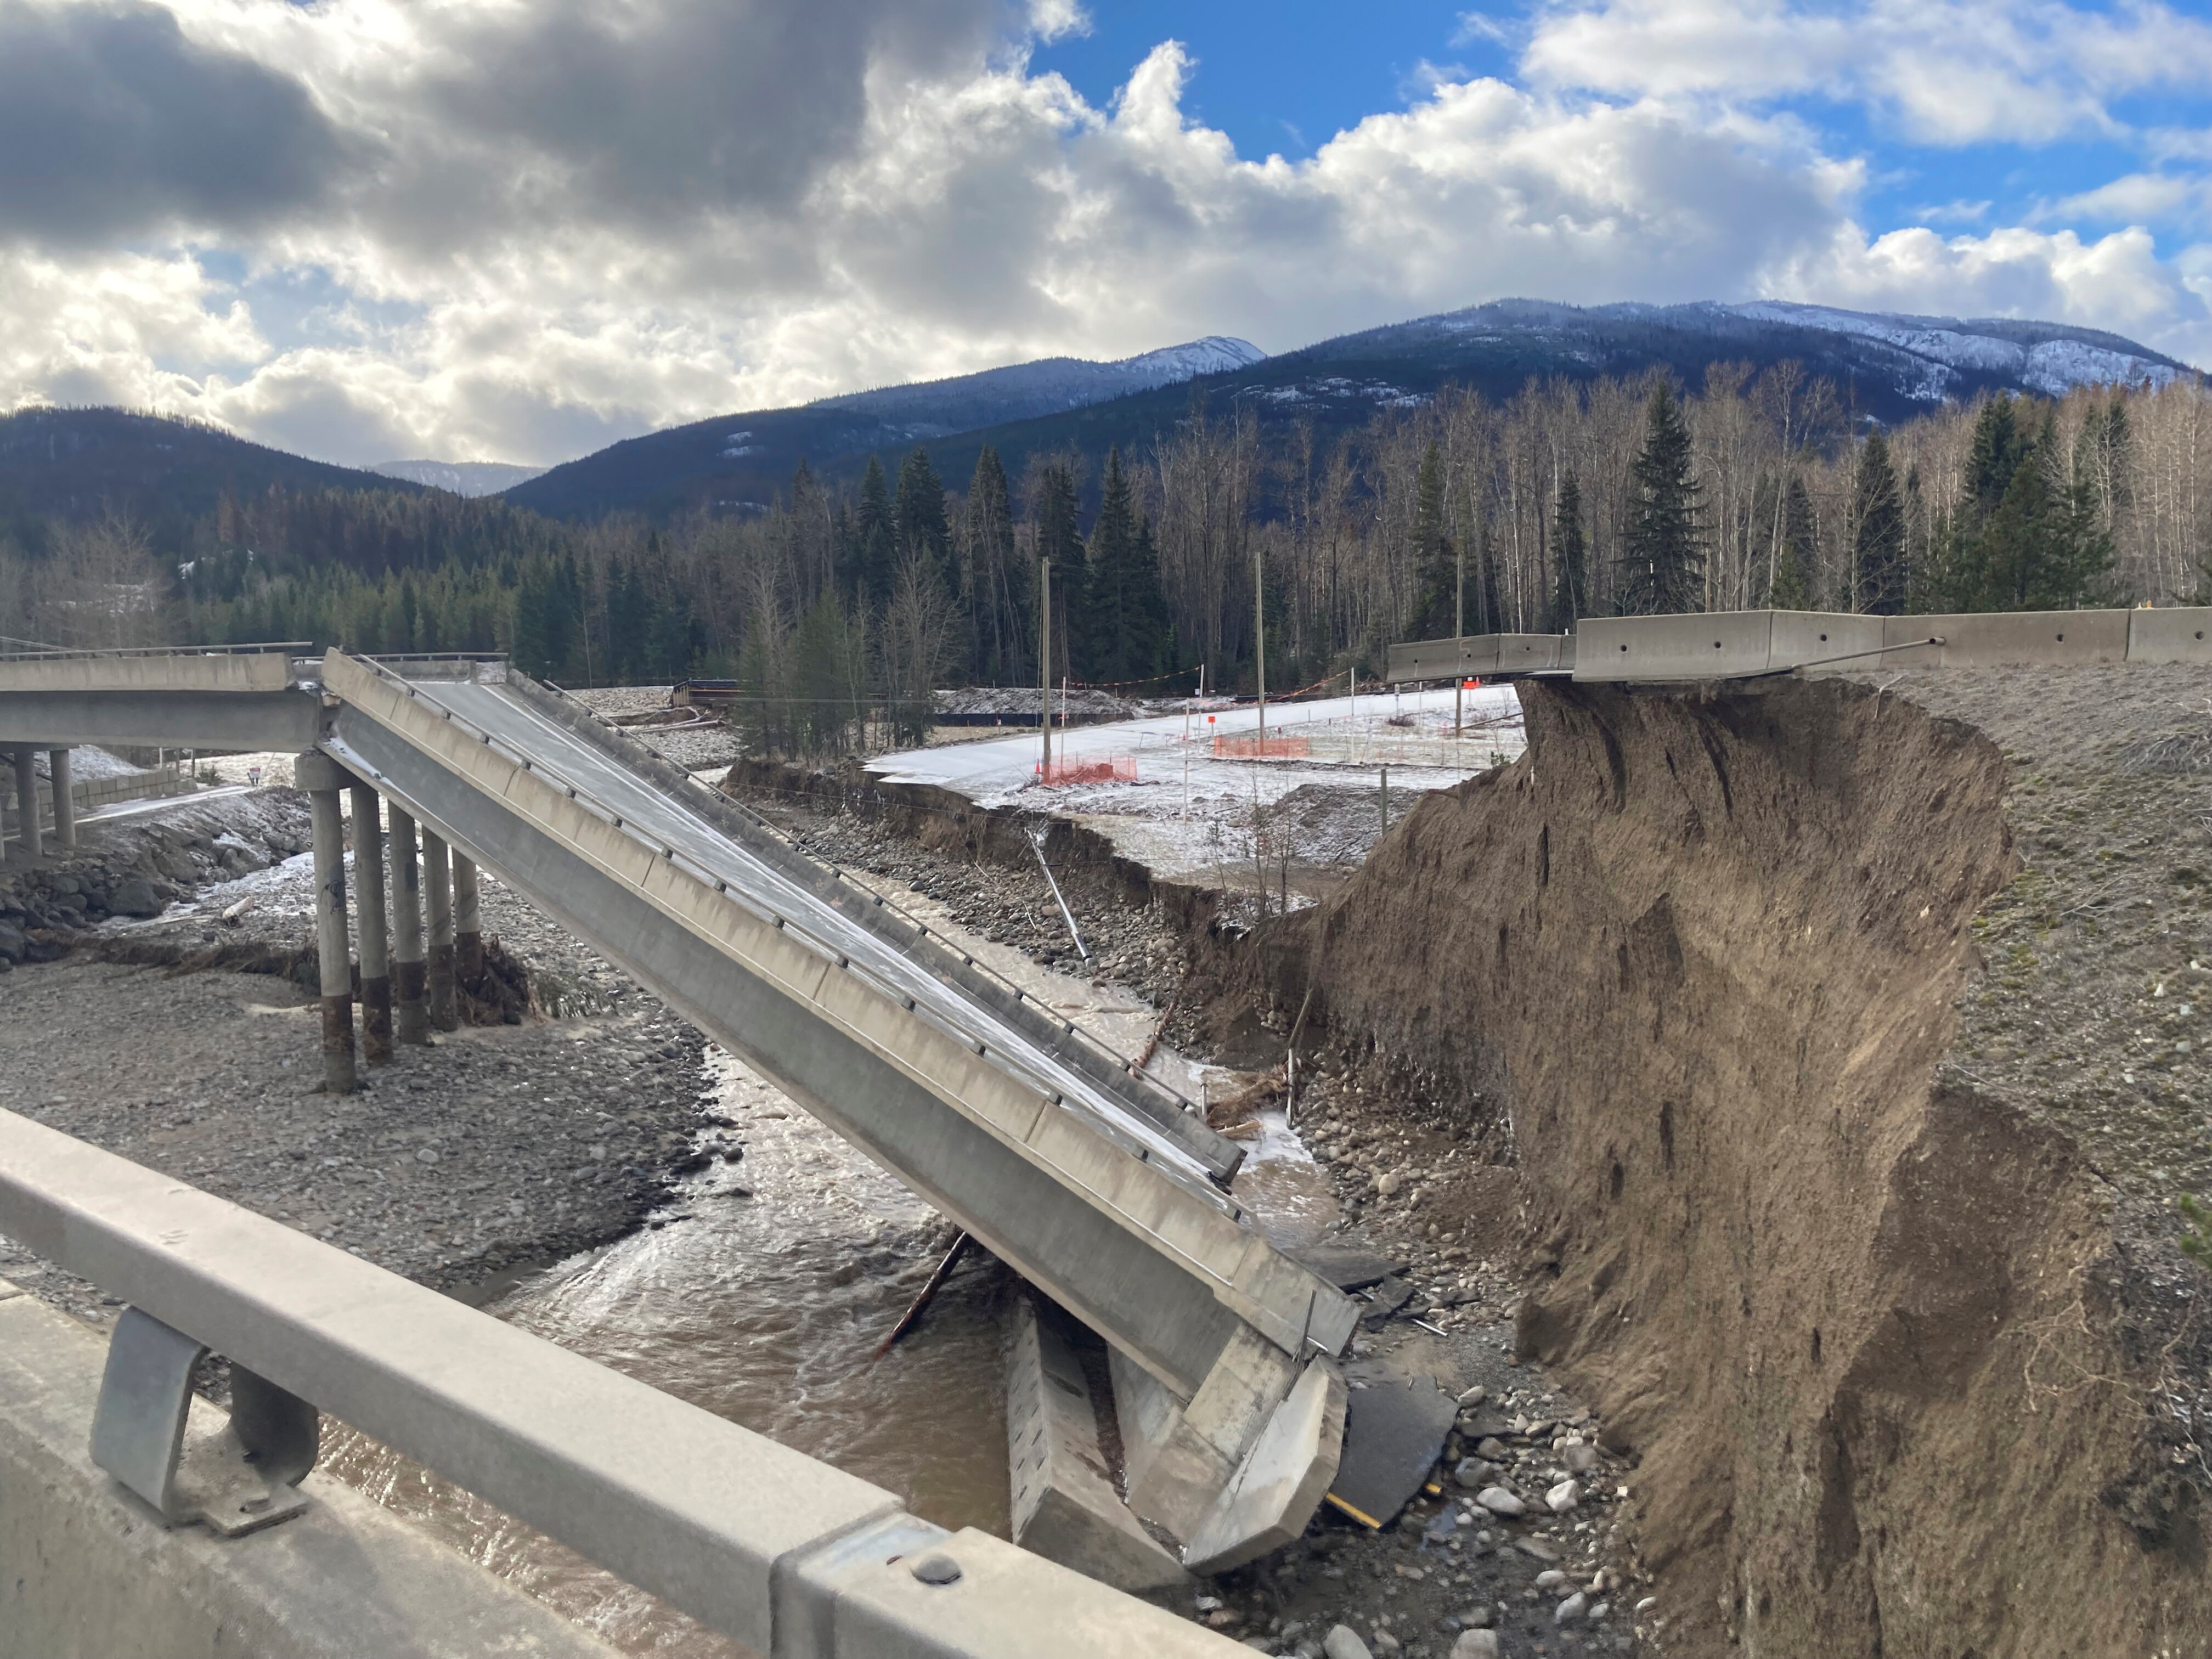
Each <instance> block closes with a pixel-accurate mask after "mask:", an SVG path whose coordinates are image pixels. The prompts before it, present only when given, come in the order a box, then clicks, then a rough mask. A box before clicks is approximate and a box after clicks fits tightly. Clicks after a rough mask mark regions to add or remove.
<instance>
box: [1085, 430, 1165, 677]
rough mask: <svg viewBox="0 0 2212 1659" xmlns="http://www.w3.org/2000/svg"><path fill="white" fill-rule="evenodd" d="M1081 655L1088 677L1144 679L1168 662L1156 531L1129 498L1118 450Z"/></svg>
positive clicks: (1096, 539)
mask: <svg viewBox="0 0 2212 1659" xmlns="http://www.w3.org/2000/svg"><path fill="white" fill-rule="evenodd" d="M1089 562H1090V570H1089V575H1088V580H1087V583H1086V586H1085V593H1084V606H1083V609H1084V623H1085V635H1084V637H1083V639H1082V641H1081V647H1082V649H1081V655H1080V658H1079V660H1080V663H1081V666H1082V672H1083V674H1084V676H1085V678H1089V679H1093V680H1103V681H1108V682H1114V681H1127V680H1135V679H1141V678H1146V677H1148V676H1150V675H1152V674H1156V673H1158V672H1159V671H1160V670H1161V669H1162V668H1163V667H1164V662H1163V660H1162V658H1163V655H1164V648H1165V647H1166V644H1167V625H1168V618H1167V601H1166V600H1165V599H1164V598H1163V597H1162V595H1161V592H1160V568H1159V555H1158V550H1156V549H1155V548H1154V547H1153V546H1152V526H1151V525H1150V523H1148V522H1139V519H1138V517H1137V511H1136V508H1135V507H1134V505H1133V503H1132V501H1131V500H1130V492H1129V480H1128V477H1127V474H1126V473H1124V472H1123V471H1122V470H1121V450H1120V449H1119V448H1115V449H1111V450H1109V451H1108V452H1107V455H1106V482H1105V485H1104V488H1103V492H1102V494H1101V496H1100V501H1099V507H1098V522H1097V524H1095V525H1094V526H1091V548H1090V561H1089Z"/></svg>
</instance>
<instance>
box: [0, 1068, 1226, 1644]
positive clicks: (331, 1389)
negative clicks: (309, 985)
mask: <svg viewBox="0 0 2212 1659" xmlns="http://www.w3.org/2000/svg"><path fill="white" fill-rule="evenodd" d="M0 1232H5V1233H7V1234H9V1236H11V1237H15V1238H16V1239H18V1240H20V1241H21V1243H23V1244H25V1245H26V1246H27V1247H28V1248H29V1249H32V1250H33V1251H35V1252H36V1253H38V1254H39V1255H42V1256H44V1257H46V1259H47V1260H48V1261H52V1262H53V1263H55V1264H56V1265H57V1266H58V1267H63V1268H64V1269H66V1270H67V1271H69V1272H70V1273H76V1274H77V1275H79V1276H80V1277H82V1278H85V1279H90V1280H91V1281H92V1282H93V1283H94V1284H96V1285H100V1287H101V1288H102V1289H103V1290H105V1291H107V1292H109V1293H110V1294H112V1295H115V1296H119V1297H123V1298H124V1299H125V1301H126V1302H127V1303H128V1304H130V1307H129V1310H128V1312H127V1313H126V1314H125V1317H124V1319H123V1320H122V1321H120V1322H118V1328H117V1331H116V1334H115V1336H114V1338H113V1339H112V1342H111V1346H110V1349H109V1354H108V1363H107V1369H106V1376H105V1378H104V1380H103V1383H102V1385H101V1397H100V1407H99V1410H98V1413H97V1414H96V1417H95V1425H94V1457H95V1461H97V1462H100V1465H101V1467H103V1468H106V1469H108V1470H109V1472H110V1473H112V1474H117V1475H118V1478H120V1479H121V1480H123V1481H124V1482H125V1485H126V1486H130V1487H131V1489H132V1490H134V1491H136V1492H138V1493H139V1495H140V1496H141V1497H143V1498H146V1499H147V1501H148V1502H149V1503H151V1504H154V1505H155V1507H156V1510H157V1512H159V1513H161V1515H162V1516H164V1518H165V1520H166V1521H167V1522H169V1523H171V1524H176V1523H179V1522H183V1521H185V1520H187V1519H191V1518H193V1513H194V1511H193V1509H192V1506H191V1504H188V1503H183V1502H180V1501H179V1497H178V1487H179V1484H180V1483H179V1468H178V1462H177V1455H178V1443H179V1438H180V1437H181V1433H182V1430H183V1426H184V1413H185V1410H186V1408H187V1407H189V1404H190V1400H189V1397H188V1395H187V1394H186V1392H185V1390H186V1389H188V1387H189V1379H190V1375H191V1365H192V1363H193V1361H194V1360H195V1359H196V1358H197V1356H198V1354H199V1353H200V1352H202V1351H203V1349H207V1350H212V1351H213V1352H216V1353H219V1354H221V1355H222V1356H224V1357H225V1358H228V1359H229V1360H230V1361H231V1364H232V1375H233V1378H234V1383H233V1391H234V1413H233V1432H234V1436H235V1437H236V1438H237V1439H238V1440H239V1441H240V1443H242V1444H243V1446H244V1448H245V1449H246V1450H247V1451H252V1452H256V1453H258V1454H260V1455H261V1463H260V1467H259V1470H258V1479H259V1480H261V1482H262V1484H263V1486H264V1488H266V1487H271V1486H283V1485H287V1484H295V1483H296V1482H297V1481H298V1480H300V1479H301V1478H302V1477H303V1476H304V1475H305V1474H306V1473H307V1469H308V1468H309V1467H311V1466H312V1464H313V1450H314V1433H315V1426H314V1425H315V1418H314V1413H315V1411H316V1410H320V1411H322V1412H326V1413H329V1414H330V1415H331V1416H333V1417H335V1418H337V1419H340V1420H342V1421H343V1422H346V1423H348V1424H350V1425H353V1426H354V1427H355V1428H356V1429H358V1430H360V1431H362V1432H363V1433H365V1434H368V1435H370V1436H372V1437H374V1438H376V1439H378V1440H380V1441H382V1442H383V1443H386V1445H389V1446H391V1447H392V1448H393V1449H395V1450H398V1451H399V1452H401V1453H403V1454H404V1455H407V1456H409V1457H411V1458H414V1459H415V1460H416V1461H417V1462H421V1463H422V1464H424V1465H426V1466H427V1467H428V1468H432V1469H434V1470H435V1471H437V1472H438V1473H439V1474H442V1475H444V1476H446V1477H447V1479H449V1480H453V1481H454V1482H456V1483H457V1484H458V1485H459V1486H464V1487H466V1488H467V1489H468V1490H469V1491H471V1492H475V1493H477V1495H478V1496H479V1497H481V1498H484V1499H485V1500H486V1501H488V1502H489V1503H491V1504H495V1505H496V1506H498V1507H499V1508H500V1509H501V1510H505V1511H507V1513H508V1514H510V1515H513V1516H515V1517H516V1518H517V1519H519V1520H520V1521H522V1522H526V1524H528V1525H530V1526H533V1527H535V1528H538V1529H539V1530H540V1531H542V1532H544V1533H545V1534H548V1535H550V1536H551V1537H552V1538H554V1539H556V1540H557V1541H560V1542H562V1543H563V1544H566V1545H568V1547H571V1548H573V1549H575V1550H577V1551H578V1552H580V1553H582V1554H583V1555H585V1556H586V1557H588V1558H589V1559H592V1560H593V1561H595V1562H597V1563H599V1565H601V1566H604V1567H605V1568H607V1569H609V1570H610V1571H613V1572H615V1573H617V1574H618V1575H620V1576H621V1577H623V1578H626V1579H628V1580H629V1582H630V1583H633V1584H635V1585H637V1586H638V1587H639V1588H641V1589H645V1590H647V1591H649V1592H651V1593H652V1594H653V1595H658V1596H659V1597H660V1598H661V1599H662V1600H664V1601H667V1602H669V1603H670V1604H671V1605H672V1606H674V1607H678V1608H679V1609H681V1610H682V1611H684V1612H685V1613H690V1615H691V1616H692V1617H694V1618H696V1619H697V1620H700V1621H701V1622H702V1623H703V1624H705V1625H707V1626H708V1627H710V1628H711V1629H714V1630H716V1631H719V1632H722V1633H723V1634H725V1635H727V1636H730V1637H732V1638H735V1639H736V1640H738V1641H740V1642H743V1643H744V1644H747V1645H748V1646H750V1648H752V1649H753V1650H755V1651H756V1652H757V1653H760V1654H762V1655H764V1656H772V1659H836V1656H840V1655H842V1656H846V1659H881V1656H884V1655H889V1654H897V1655H902V1656H912V1659H939V1656H942V1659H1035V1656H1038V1655H1041V1654H1051V1655H1054V1656H1063V1655H1064V1656H1068V1659H1080V1656H1097V1659H1230V1656H1231V1655H1234V1654H1237V1653H1241V1652H1243V1649H1242V1648H1241V1647H1239V1646H1237V1644H1233V1643H1231V1642H1230V1641H1229V1640H1228V1639H1227V1638H1224V1637H1220V1636H1218V1635H1216V1634H1214V1633H1213V1632H1210V1631H1207V1630H1206V1629H1204V1628H1202V1627H1200V1626H1196V1625H1193V1624H1189V1623H1188V1622H1186V1621H1184V1620H1180V1619H1177V1618H1176V1617H1175V1616H1174V1615H1172V1614H1170V1613H1164V1612H1163V1611H1161V1610H1160V1609H1158V1608H1157V1607H1152V1606H1150V1605H1148V1604H1146V1603H1144V1602H1140V1601H1136V1600H1135V1599H1133V1598H1132V1597H1130V1596H1127V1595H1122V1594H1121V1592H1119V1591H1117V1590H1113V1589H1108V1588H1107V1587H1106V1586H1104V1585H1103V1584H1099V1583H1094V1582H1092V1581H1091V1580H1090V1579H1087V1578H1084V1577H1080V1576H1079V1575H1078V1574H1076V1573H1073V1572H1072V1571H1068V1570H1066V1568H1063V1567H1060V1566H1057V1565H1054V1564H1053V1563H1051V1562H1048V1561H1046V1560H1044V1559H1042V1558H1040V1557H1037V1556H1033V1555H1030V1554H1029V1553H1026V1552H1025V1551H1023V1550H1019V1549H1017V1548H1016V1547H1014V1546H1012V1545H1011V1544H1008V1543H1006V1542H1005V1541H1002V1540H1000V1539H997V1538H994V1537H992V1536H991V1535H989V1534H987V1533H982V1532H979V1531H976V1530H975V1529H974V1528H967V1529H964V1530H963V1531H960V1532H958V1533H948V1532H947V1531H946V1530H945V1528H941V1527H939V1526H935V1525H933V1524H932V1523H931V1522H926V1521H923V1520H921V1519H919V1518H917V1517H916V1516H913V1515H910V1514H908V1513H907V1512H906V1511H905V1510H903V1509H902V1507H901V1506H900V1504H899V1503H898V1501H897V1499H896V1498H894V1497H893V1496H892V1494H890V1492H885V1491H884V1490H882V1489H881V1488H879V1487H877V1486H872V1485H870V1484H869V1483H868V1482H866V1481H865V1480H859V1479H857V1478H855V1477H854V1476H852V1475H848V1474H843V1473H842V1472H840V1471H838V1470H836V1469H833V1468H829V1467H828V1466H827V1465H825V1464H823V1463H819V1462H815V1461H814V1460H813V1459H811V1458H810V1457H807V1456H805V1455H803V1454H801V1453H799V1452H796V1451H793V1450H792V1449H790V1448H788V1447H787V1446H782V1445H779V1444H778V1443H775V1441H772V1440H769V1439H768V1438H766V1437H763V1436H761V1435H757V1434H755V1433H753V1432H751V1431H749V1430H746V1429H744V1428H740V1427H739V1426H738V1425H736V1424H733V1423H731V1422H728V1421H726V1420H725V1419H721V1418H719V1417H716V1416H714V1415H713V1414H712V1413H708V1412H706V1411H703V1410H702V1409H701V1408H699V1407H696V1406H692V1405H690V1404H688V1403H686V1402H685V1401H680V1400H678V1399H676V1398H674V1397H673V1396H671V1395H665V1394H663V1393H661V1392H660V1391H659V1390H658V1389H653V1388H651V1387H649V1386H647V1384H645V1383H640V1382H637V1381H636V1380H635V1379H634V1378H630V1377H627V1376H623V1375H622V1374H621V1373H619V1372H617V1371H614V1370H609V1369H607V1368H606V1367H605V1366H602V1365H599V1364H596V1363H594V1362H592V1361H591V1360H588V1359H586V1358H582V1357H580V1356H579V1355H576V1354H572V1353H569V1352H567V1351H566V1350H565V1349H562V1348H560V1347H557V1346H555V1345H554V1344H552V1343H550V1342H548V1341H545V1340H544V1339H542V1338H539V1337H536V1336H532V1335H531V1334H528V1333H527V1332H525V1331H520V1330H518V1329H516V1328H513V1326H510V1325H507V1324H504V1323H502V1322H500V1321H499V1320H497V1319H495V1318H493V1317H492V1316H489V1314H484V1313H481V1312H479V1311H477V1310H475V1309H472V1308H469V1307H466V1306H465V1305H463V1304H460V1303H459V1302H455V1301H453V1300H451V1299H450V1298H448V1297H444V1296H441V1295H440V1294H438V1293H437V1292H436V1291H430V1290H426V1289H424V1288H423V1287H422V1286H421V1285H415V1284H411V1283H410V1282H409V1281H408V1280H406V1279H402V1278H400V1277H399V1276H398V1274H396V1273H389V1272H386V1270H385V1269H383V1268H381V1267H374V1266H372V1265H371V1264H370V1263H368V1262H367V1261H362V1260H361V1259H360V1258H358V1257H356V1256H355V1255H350V1254H349V1253H348V1252H346V1251H344V1250H341V1249H337V1248H336V1247H334V1246H331V1245H328V1244H325V1243H321V1242H319V1241H318V1240H316V1239H313V1238H311V1237H307V1235H305V1234H303V1233H300V1232H296V1231H294V1230H293V1229H291V1228H289V1227H287V1226H284V1225H282V1224H280V1223H278V1222H276V1221H272V1220H270V1219H268V1218H264V1217H262V1216H258V1215H256V1214H254V1213H252V1212H250V1211H247V1210H245V1209H242V1208H240V1206H237V1205H234V1204H232V1203H229V1202H228V1201H226V1200H222V1199H218V1198H216V1197H215V1196H213V1195H212V1194H208V1193H204V1192H201V1191H198V1190H197V1189H196V1188H191V1187H189V1186H186V1185H185V1184H184V1183H182V1182H178V1181H175V1180H173V1179H171V1178H169V1177H167V1176H161V1175H157V1174H155V1172H154V1171H152V1170H147V1169H144V1168H142V1167H141V1166H139V1165H137V1164H132V1163H130V1162H129V1161H127V1160H126V1159H124V1158H118V1157H116V1156H115V1155H114V1154H112V1153H110V1152H102V1151H100V1149H99V1148H97V1147H94V1146H88V1145H87V1144H86V1143H84V1142H82V1141H80V1140H76V1139H72V1138H71V1137H70V1136H68V1135H65V1134H63V1133H60V1132H59V1131H58V1130H54V1129H50V1128H47V1127H45V1126H43V1125H41V1124H39V1123H36V1122H33V1121H32V1120H30V1119H29V1118H27V1117H23V1116H21V1115H17V1114H15V1113H13V1112H8V1111H0ZM0 1406H4V1402H0ZM248 1467H250V1466H248ZM272 1477H273V1479H272ZM304 1501H305V1500H303V1499H301V1498H300V1497H299V1495H298V1494H297V1493H293V1494H291V1496H290V1499H289V1504H288V1503H287V1501H286V1500H285V1499H283V1498H281V1497H280V1498H277V1499H276V1500H275V1501H273V1502H272V1501H271V1500H270V1498H269V1496H268V1493H267V1492H266V1491H264V1492H263V1493H262V1495H261V1496H259V1497H258V1498H248V1499H247V1500H246V1504H244V1505H231V1506H229V1507H230V1508H231V1509H233V1510H241V1509H242V1510H245V1511H246V1514H245V1516H244V1518H243V1519H242V1521H239V1522H237V1523H236V1524H234V1525H230V1526H222V1525H220V1524H219V1526H218V1529H219V1530H224V1531H237V1530H245V1529H247V1528H250V1527H252V1526H255V1525H262V1524H268V1523H269V1511H270V1510H282V1509H284V1508H286V1507H289V1506H290V1505H296V1504H301V1503H303V1502H304ZM256 1505H259V1507H255V1506H256ZM210 1518H216V1517H212V1516H211V1517H210Z"/></svg>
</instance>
